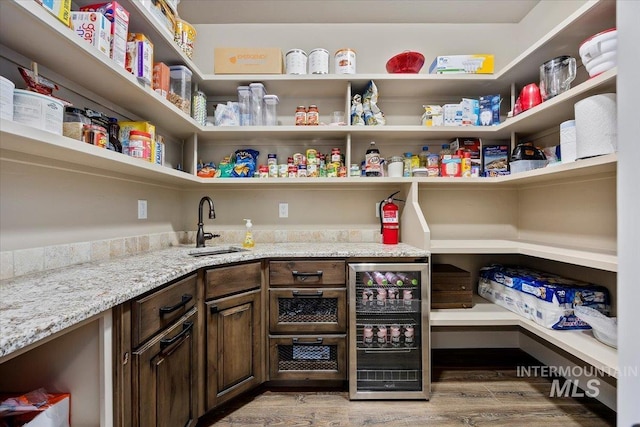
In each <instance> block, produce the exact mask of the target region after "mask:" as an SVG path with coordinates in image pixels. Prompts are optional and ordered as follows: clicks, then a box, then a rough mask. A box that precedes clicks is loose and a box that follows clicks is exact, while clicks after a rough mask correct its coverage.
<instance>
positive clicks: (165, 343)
mask: <svg viewBox="0 0 640 427" xmlns="http://www.w3.org/2000/svg"><path fill="white" fill-rule="evenodd" d="M191 328H193V322H186V323H183V324H182V330H181V331H180V333H178V335H176V336H175V337H173V338H163V339H161V340H160V349H161V350H163V349H165V348H167V347H169V346H170V345H171V344H173V343H175V342H176V341H178V340H179V339H180V338H182V337H183V336H185V335H187V334H188V333H189V331H191Z"/></svg>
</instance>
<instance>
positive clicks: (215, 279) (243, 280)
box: [205, 262, 262, 299]
mask: <svg viewBox="0 0 640 427" xmlns="http://www.w3.org/2000/svg"><path fill="white" fill-rule="evenodd" d="M261 271H262V268H261V264H260V262H252V263H250V264H240V265H232V266H230V267H220V268H212V269H210V270H207V272H206V274H205V287H206V289H205V298H206V299H211V298H218V297H221V296H224V295H230V294H235V293H238V292H243V291H248V290H250V289H255V288H259V287H260V284H261V283H262V276H261Z"/></svg>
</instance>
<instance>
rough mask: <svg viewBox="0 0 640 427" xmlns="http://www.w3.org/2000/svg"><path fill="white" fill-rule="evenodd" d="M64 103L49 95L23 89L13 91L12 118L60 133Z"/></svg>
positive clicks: (18, 121)
mask: <svg viewBox="0 0 640 427" xmlns="http://www.w3.org/2000/svg"><path fill="white" fill-rule="evenodd" d="M63 118H64V104H63V103H62V102H61V101H58V100H57V99H55V98H52V97H50V96H46V95H41V94H39V93H36V92H31V91H28V90H23V89H15V90H14V91H13V120H14V121H15V122H17V123H22V124H24V125H27V126H31V127H34V128H38V129H42V130H46V131H49V132H53V133H57V134H58V135H62V122H63Z"/></svg>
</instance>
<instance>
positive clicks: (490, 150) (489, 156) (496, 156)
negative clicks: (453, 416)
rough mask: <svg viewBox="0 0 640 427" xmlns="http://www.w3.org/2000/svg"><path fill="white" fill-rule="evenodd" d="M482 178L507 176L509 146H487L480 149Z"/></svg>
mask: <svg viewBox="0 0 640 427" xmlns="http://www.w3.org/2000/svg"><path fill="white" fill-rule="evenodd" d="M482 173H483V176H499V175H509V146H508V145H506V144H505V145H487V146H484V147H482Z"/></svg>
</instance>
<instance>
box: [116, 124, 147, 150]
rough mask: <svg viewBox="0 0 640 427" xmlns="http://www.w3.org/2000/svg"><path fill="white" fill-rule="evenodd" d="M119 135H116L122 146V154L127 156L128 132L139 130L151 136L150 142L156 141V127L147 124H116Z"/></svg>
mask: <svg viewBox="0 0 640 427" xmlns="http://www.w3.org/2000/svg"><path fill="white" fill-rule="evenodd" d="M118 124H119V125H120V134H119V135H118V136H119V138H118V139H120V143H121V144H122V153H123V154H127V155H128V154H129V132H131V131H132V130H139V131H141V132H147V133H148V134H150V135H151V141H155V140H156V127H155V126H154V125H152V124H151V123H149V122H118Z"/></svg>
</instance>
